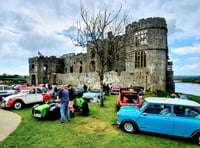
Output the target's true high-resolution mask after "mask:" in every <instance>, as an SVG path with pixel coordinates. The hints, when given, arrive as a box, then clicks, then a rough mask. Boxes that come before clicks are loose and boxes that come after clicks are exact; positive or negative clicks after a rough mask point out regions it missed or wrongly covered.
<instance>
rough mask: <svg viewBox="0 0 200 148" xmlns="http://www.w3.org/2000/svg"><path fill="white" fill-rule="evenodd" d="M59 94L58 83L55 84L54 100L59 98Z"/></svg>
mask: <svg viewBox="0 0 200 148" xmlns="http://www.w3.org/2000/svg"><path fill="white" fill-rule="evenodd" d="M57 96H58V89H57V87H56V85H55V86H54V89H53V97H54V100H57Z"/></svg>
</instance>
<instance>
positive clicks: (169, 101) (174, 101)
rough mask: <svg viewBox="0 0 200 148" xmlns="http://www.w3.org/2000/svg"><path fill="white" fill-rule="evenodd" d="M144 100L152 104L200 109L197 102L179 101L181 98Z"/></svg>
mask: <svg viewBox="0 0 200 148" xmlns="http://www.w3.org/2000/svg"><path fill="white" fill-rule="evenodd" d="M144 100H145V101H146V102H150V103H160V104H175V105H185V106H196V107H200V104H199V103H197V102H195V101H192V100H183V99H179V98H163V97H149V98H145V99H144Z"/></svg>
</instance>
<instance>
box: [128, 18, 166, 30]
mask: <svg viewBox="0 0 200 148" xmlns="http://www.w3.org/2000/svg"><path fill="white" fill-rule="evenodd" d="M147 28H162V29H166V30H167V23H166V21H165V19H164V18H160V17H151V18H146V19H140V20H139V21H138V22H133V23H132V24H129V25H128V26H127V27H126V33H130V32H134V31H137V30H142V29H147Z"/></svg>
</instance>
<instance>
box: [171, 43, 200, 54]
mask: <svg viewBox="0 0 200 148" xmlns="http://www.w3.org/2000/svg"><path fill="white" fill-rule="evenodd" d="M171 51H172V52H173V53H176V54H179V55H188V54H200V44H195V45H194V46H185V47H180V48H172V49H171Z"/></svg>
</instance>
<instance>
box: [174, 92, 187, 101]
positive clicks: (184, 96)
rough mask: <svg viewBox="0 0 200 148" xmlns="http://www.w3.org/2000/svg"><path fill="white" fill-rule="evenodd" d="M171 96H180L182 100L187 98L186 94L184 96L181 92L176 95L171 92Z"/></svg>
mask: <svg viewBox="0 0 200 148" xmlns="http://www.w3.org/2000/svg"><path fill="white" fill-rule="evenodd" d="M171 98H180V99H184V100H187V99H188V98H187V96H186V95H183V94H182V93H179V94H178V97H177V96H176V94H175V93H172V94H171Z"/></svg>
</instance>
